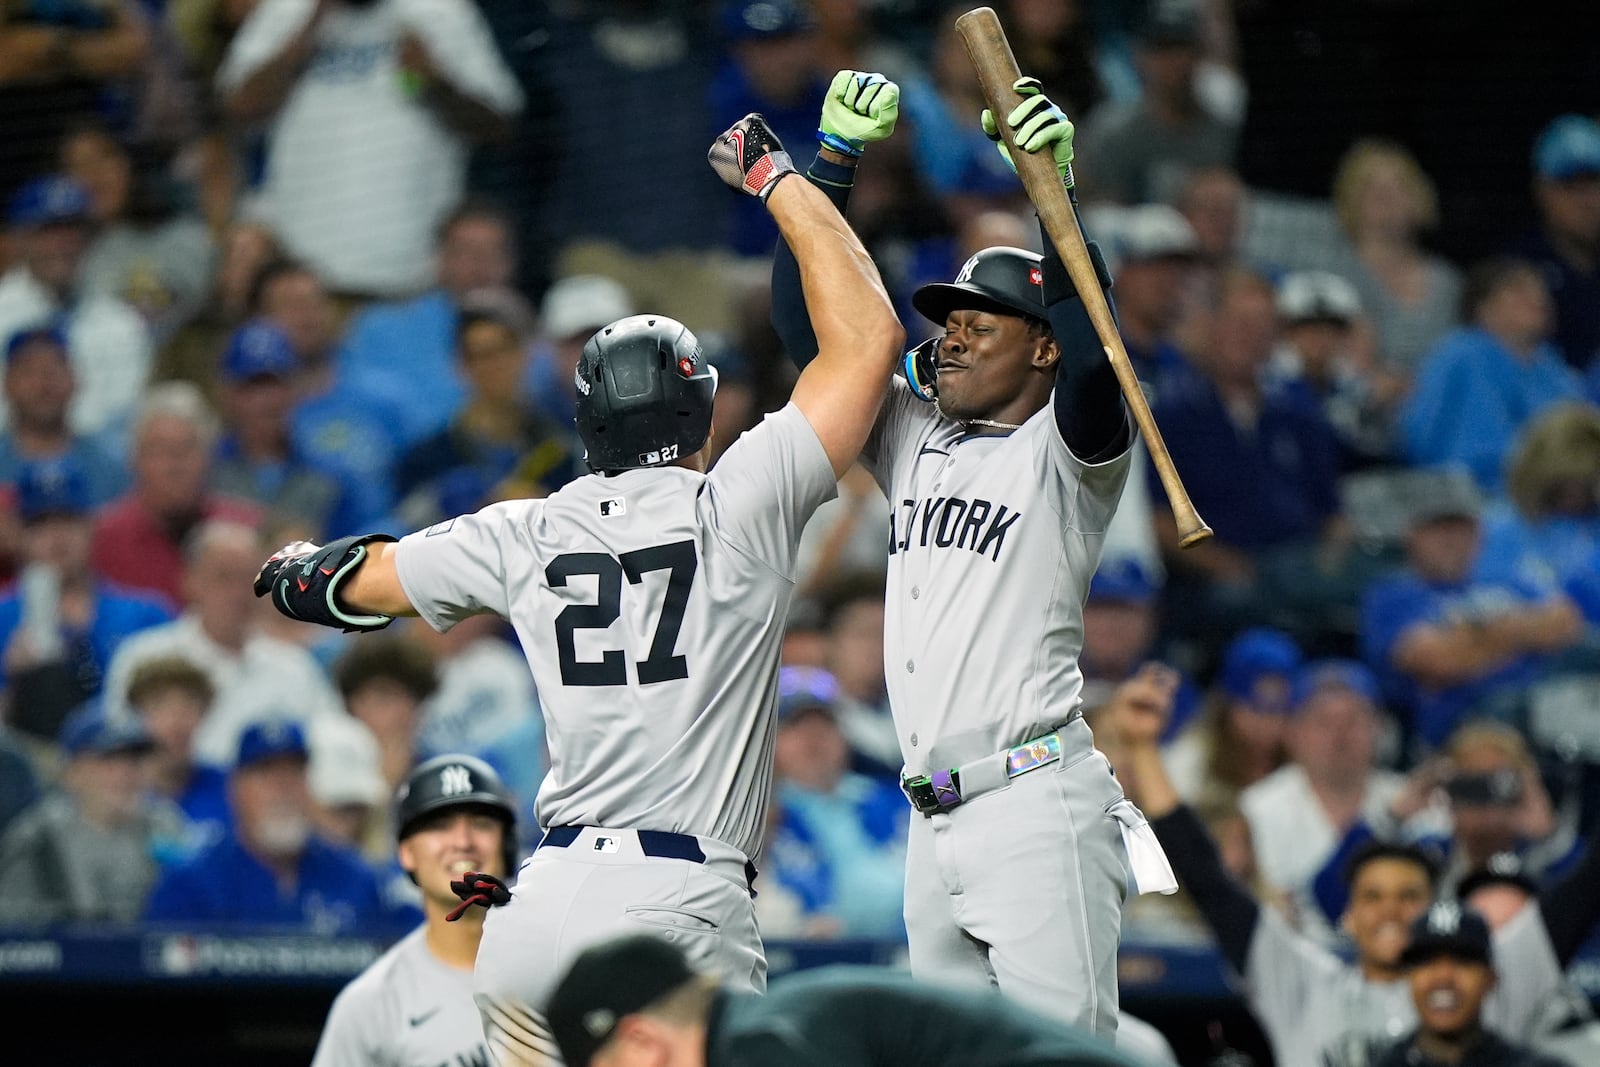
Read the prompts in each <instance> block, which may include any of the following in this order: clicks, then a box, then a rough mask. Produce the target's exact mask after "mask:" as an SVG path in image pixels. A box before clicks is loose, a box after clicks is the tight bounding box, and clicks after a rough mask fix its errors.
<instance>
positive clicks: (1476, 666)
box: [1361, 470, 1582, 754]
mask: <svg viewBox="0 0 1600 1067" xmlns="http://www.w3.org/2000/svg"><path fill="white" fill-rule="evenodd" d="M1406 489H1407V500H1406V502H1405V507H1406V508H1407V509H1408V514H1407V515H1406V517H1405V528H1406V532H1405V567H1404V568H1403V569H1402V570H1401V571H1400V572H1398V573H1396V574H1392V575H1389V576H1387V577H1384V578H1380V579H1379V580H1377V581H1375V582H1373V583H1372V584H1371V585H1370V586H1368V588H1367V589H1366V591H1365V593H1364V594H1363V598H1362V624H1361V647H1362V655H1363V657H1364V658H1365V660H1366V662H1367V663H1368V664H1369V665H1370V666H1371V667H1372V668H1373V669H1374V670H1376V671H1378V672H1379V674H1380V675H1381V676H1382V677H1383V678H1384V680H1385V690H1386V692H1387V693H1388V694H1389V695H1390V696H1391V697H1392V698H1393V702H1394V704H1395V705H1396V710H1397V711H1398V710H1401V709H1404V710H1405V711H1406V712H1408V713H1409V717H1410V722H1409V727H1410V733H1411V734H1412V735H1413V736H1414V738H1415V740H1416V742H1418V748H1419V750H1420V752H1419V754H1420V753H1425V752H1427V751H1429V750H1431V749H1434V748H1436V747H1437V746H1439V745H1440V744H1442V743H1443V742H1444V740H1445V738H1446V737H1447V736H1449V734H1450V732H1451V730H1453V729H1454V728H1455V726H1456V725H1457V724H1458V723H1460V722H1462V721H1463V720H1465V719H1466V718H1467V717H1469V716H1471V715H1488V716H1494V717H1497V718H1501V719H1508V720H1510V719H1514V718H1515V717H1516V716H1517V715H1518V713H1519V709H1520V707H1521V701H1522V700H1523V698H1524V696H1525V695H1526V691H1527V688H1528V686H1529V685H1531V684H1532V683H1533V682H1534V681H1536V680H1537V679H1538V678H1540V677H1541V676H1542V675H1543V673H1544V671H1545V670H1546V669H1547V668H1548V666H1549V663H1550V661H1551V657H1552V656H1553V655H1554V654H1555V653H1559V652H1561V651H1562V650H1564V649H1566V648H1569V647H1571V646H1572V645H1573V644H1575V643H1576V642H1577V641H1578V640H1579V639H1580V637H1581V636H1582V618H1581V616H1580V614H1579V610H1578V607H1577V605H1576V604H1574V603H1573V601H1572V600H1571V599H1569V598H1568V597H1567V596H1566V595H1564V594H1563V593H1560V592H1552V591H1550V590H1548V589H1539V588H1535V587H1531V586H1524V585H1522V584H1521V583H1519V582H1516V581H1511V582H1495V581H1480V580H1478V579H1476V578H1475V577H1474V576H1473V566H1474V564H1475V563H1476V562H1477V559H1478V551H1479V544H1480V540H1479V537H1480V533H1479V530H1480V527H1479V520H1478V516H1479V514H1480V512H1481V510H1482V506H1483V505H1482V500H1483V498H1482V494H1481V493H1480V492H1479V491H1478V490H1477V489H1476V487H1475V486H1474V484H1473V482H1472V479H1471V478H1470V476H1468V475H1467V474H1466V473H1465V472H1462V471H1457V470H1444V471H1430V472H1417V473H1415V474H1414V475H1413V478H1412V480H1411V481H1410V482H1408V483H1406Z"/></svg>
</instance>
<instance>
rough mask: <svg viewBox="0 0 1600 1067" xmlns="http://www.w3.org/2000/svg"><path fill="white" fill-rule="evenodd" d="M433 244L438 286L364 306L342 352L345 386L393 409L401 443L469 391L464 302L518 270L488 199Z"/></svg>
mask: <svg viewBox="0 0 1600 1067" xmlns="http://www.w3.org/2000/svg"><path fill="white" fill-rule="evenodd" d="M436 249H437V251H436V255H435V268H436V274H437V277H438V284H437V285H436V286H435V287H434V288H432V289H429V290H428V291H427V292H425V293H423V294H422V295H421V296H419V297H416V298H415V299H413V300H407V301H402V302H394V303H382V304H374V305H372V306H371V307H368V308H366V309H365V310H364V311H362V312H361V313H360V314H359V315H357V316H356V317H355V319H354V320H353V321H352V322H351V323H350V328H349V330H348V331H347V332H346V334H345V340H344V346H343V348H341V349H340V351H339V355H338V373H339V379H340V383H341V388H343V389H347V390H349V391H350V392H352V393H354V394H357V395H361V396H370V397H374V398H376V400H377V401H379V402H380V403H382V404H383V405H385V406H386V407H387V408H389V409H392V410H394V411H395V412H396V414H397V415H398V417H399V420H400V426H399V427H398V430H399V441H398V443H399V445H400V446H401V447H404V446H406V445H410V444H413V443H415V442H417V441H420V440H421V439H422V438H424V437H426V436H427V435H428V434H431V433H436V432H438V431H439V430H441V429H443V428H444V425H445V424H446V423H447V422H449V421H450V416H451V415H452V414H454V413H455V411H456V409H457V408H459V407H460V406H461V401H462V400H463V399H464V398H465V397H466V395H467V385H466V381H465V380H464V379H463V378H462V377H461V373H460V370H459V368H458V367H457V366H456V361H455V337H456V315H457V309H458V308H459V307H460V303H461V299H462V298H463V297H464V296H466V294H468V293H470V292H472V291H473V290H474V289H496V288H502V287H504V286H506V285H509V284H510V283H511V279H512V275H513V274H514V273H515V272H516V266H517V256H516V249H515V246H514V244H513V237H512V227H511V224H510V223H509V222H508V221H507V219H506V218H505V216H504V215H503V214H501V213H500V211H499V210H498V209H496V208H494V207H492V206H490V205H488V204H484V203H479V202H476V201H467V202H465V203H463V204H462V205H461V206H460V207H458V208H457V209H456V210H455V211H454V212H452V213H451V214H450V216H449V217H448V218H446V219H445V220H444V222H443V223H442V224H441V225H440V227H439V238H438V242H437V244H436Z"/></svg>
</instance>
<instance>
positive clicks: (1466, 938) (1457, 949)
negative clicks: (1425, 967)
mask: <svg viewBox="0 0 1600 1067" xmlns="http://www.w3.org/2000/svg"><path fill="white" fill-rule="evenodd" d="M1440 956H1450V957H1452V958H1454V959H1459V960H1471V961H1473V962H1476V963H1482V964H1492V963H1493V956H1492V954H1491V951H1490V948H1489V924H1488V923H1486V922H1484V921H1483V916H1481V915H1479V914H1478V913H1477V912H1475V911H1472V910H1470V909H1468V908H1463V907H1462V906H1461V905H1460V904H1457V903H1456V902H1455V901H1453V900H1441V901H1439V902H1438V903H1437V904H1435V905H1433V906H1432V907H1431V908H1429V909H1428V910H1427V911H1425V912H1423V913H1422V916H1421V917H1420V918H1418V919H1417V921H1416V922H1415V923H1413V924H1412V926H1411V942H1410V943H1409V944H1408V945H1406V947H1405V951H1404V952H1402V953H1400V965H1401V966H1402V967H1415V966H1416V965H1417V964H1419V963H1426V962H1427V961H1428V960H1432V959H1438V958H1439V957H1440Z"/></svg>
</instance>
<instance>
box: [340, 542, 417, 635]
mask: <svg viewBox="0 0 1600 1067" xmlns="http://www.w3.org/2000/svg"><path fill="white" fill-rule="evenodd" d="M395 548H396V545H395V542H392V541H386V542H383V543H381V544H374V545H373V546H372V550H371V551H369V552H368V553H367V557H366V559H364V560H362V561H361V566H359V567H357V568H356V569H355V570H354V571H352V572H351V573H350V574H349V576H348V577H346V578H345V580H344V581H343V582H341V583H340V584H339V591H338V597H339V602H340V603H341V604H343V605H344V606H345V607H347V608H349V609H350V610H351V611H355V612H360V613H362V614H368V615H396V616H398V615H415V614H416V613H417V610H416V609H415V608H414V607H412V606H411V600H410V598H408V597H407V596H406V591H405V589H404V587H402V586H401V584H400V571H399V568H398V567H396V566H395Z"/></svg>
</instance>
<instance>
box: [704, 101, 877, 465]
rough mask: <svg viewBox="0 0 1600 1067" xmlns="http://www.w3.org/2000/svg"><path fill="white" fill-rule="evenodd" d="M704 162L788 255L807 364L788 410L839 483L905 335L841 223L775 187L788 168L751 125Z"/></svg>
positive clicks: (805, 198)
mask: <svg viewBox="0 0 1600 1067" xmlns="http://www.w3.org/2000/svg"><path fill="white" fill-rule="evenodd" d="M710 160H711V165H712V167H713V169H715V170H716V172H717V174H718V175H719V176H720V177H721V178H722V180H723V181H724V182H726V183H727V184H728V185H729V186H731V187H732V188H734V189H737V190H739V191H740V192H744V193H748V194H749V195H751V196H756V197H759V198H760V199H761V200H763V201H764V202H765V203H766V205H767V210H768V211H770V212H771V213H772V217H773V218H774V219H775V220H776V221H777V223H778V230H779V232H780V233H781V234H782V235H783V239H784V242H785V243H786V244H787V245H788V246H789V248H790V249H791V250H792V251H793V252H794V256H795V260H796V262H797V263H798V264H799V267H800V284H801V287H802V290H803V292H804V294H805V301H806V306H807V308H809V309H810V319H811V327H812V330H813V332H814V333H815V334H816V338H817V355H816V358H815V359H814V360H813V361H812V362H811V363H809V364H808V365H807V366H806V369H805V370H804V371H803V372H802V373H801V375H800V380H799V381H797V382H796V383H795V386H794V391H793V393H791V395H790V401H791V402H792V403H793V404H794V405H795V407H797V408H799V409H800V412H801V414H803V415H804V416H805V417H806V421H807V422H809V423H810V424H811V427H812V429H813V430H815V431H816V434H817V438H818V440H819V441H821V443H822V447H823V449H824V450H825V451H826V452H827V453H828V459H829V461H830V463H831V464H832V465H833V471H834V474H835V475H836V476H837V475H842V474H843V473H844V472H845V471H846V470H848V469H849V468H850V465H851V464H853V463H854V462H855V460H856V457H857V456H858V455H859V454H860V452H861V448H862V446H863V445H864V444H865V443H866V440H867V434H868V433H869V432H870V431H871V429H872V424H873V422H874V421H875V420H876V419H877V416H878V409H879V407H880V406H881V405H882V402H883V394H884V391H885V390H886V388H887V386H888V382H889V376H890V374H891V373H892V372H893V368H894V366H895V363H896V362H897V361H898V359H899V357H900V350H901V346H902V344H903V343H904V341H905V331H904V330H903V329H902V328H901V326H900V320H899V319H898V318H896V317H895V313H894V307H893V305H892V304H891V303H890V300H889V294H888V293H887V292H886V291H885V290H884V287H883V279H882V278H880V277H879V276H878V268H877V267H876V266H874V264H873V262H872V260H871V258H870V257H869V256H868V255H867V250H866V249H865V248H864V247H862V245H861V241H860V239H859V238H857V237H856V235H855V233H854V232H852V231H851V229H850V226H849V224H847V223H846V222H845V221H844V217H843V216H842V215H840V214H839V212H838V210H837V209H835V208H834V206H833V204H831V203H830V202H829V201H828V198H827V197H826V196H824V195H823V194H822V193H821V191H819V190H818V189H817V188H816V187H815V186H813V185H811V184H809V183H807V182H804V181H785V180H784V179H785V178H788V177H791V176H793V175H794V173H795V169H794V164H793V162H792V161H791V160H790V159H789V156H788V153H786V152H784V151H783V145H782V144H780V143H779V141H778V139H777V137H775V136H774V135H773V133H772V131H771V129H769V128H768V126H767V124H766V121H765V120H764V119H762V118H761V116H760V115H754V114H752V115H746V116H745V117H744V118H743V119H740V120H739V121H738V122H736V123H735V124H734V125H733V126H732V127H731V128H730V129H729V130H728V132H727V133H725V134H723V135H722V136H721V137H719V138H717V141H716V143H715V144H714V145H713V146H712V148H711V152H710Z"/></svg>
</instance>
